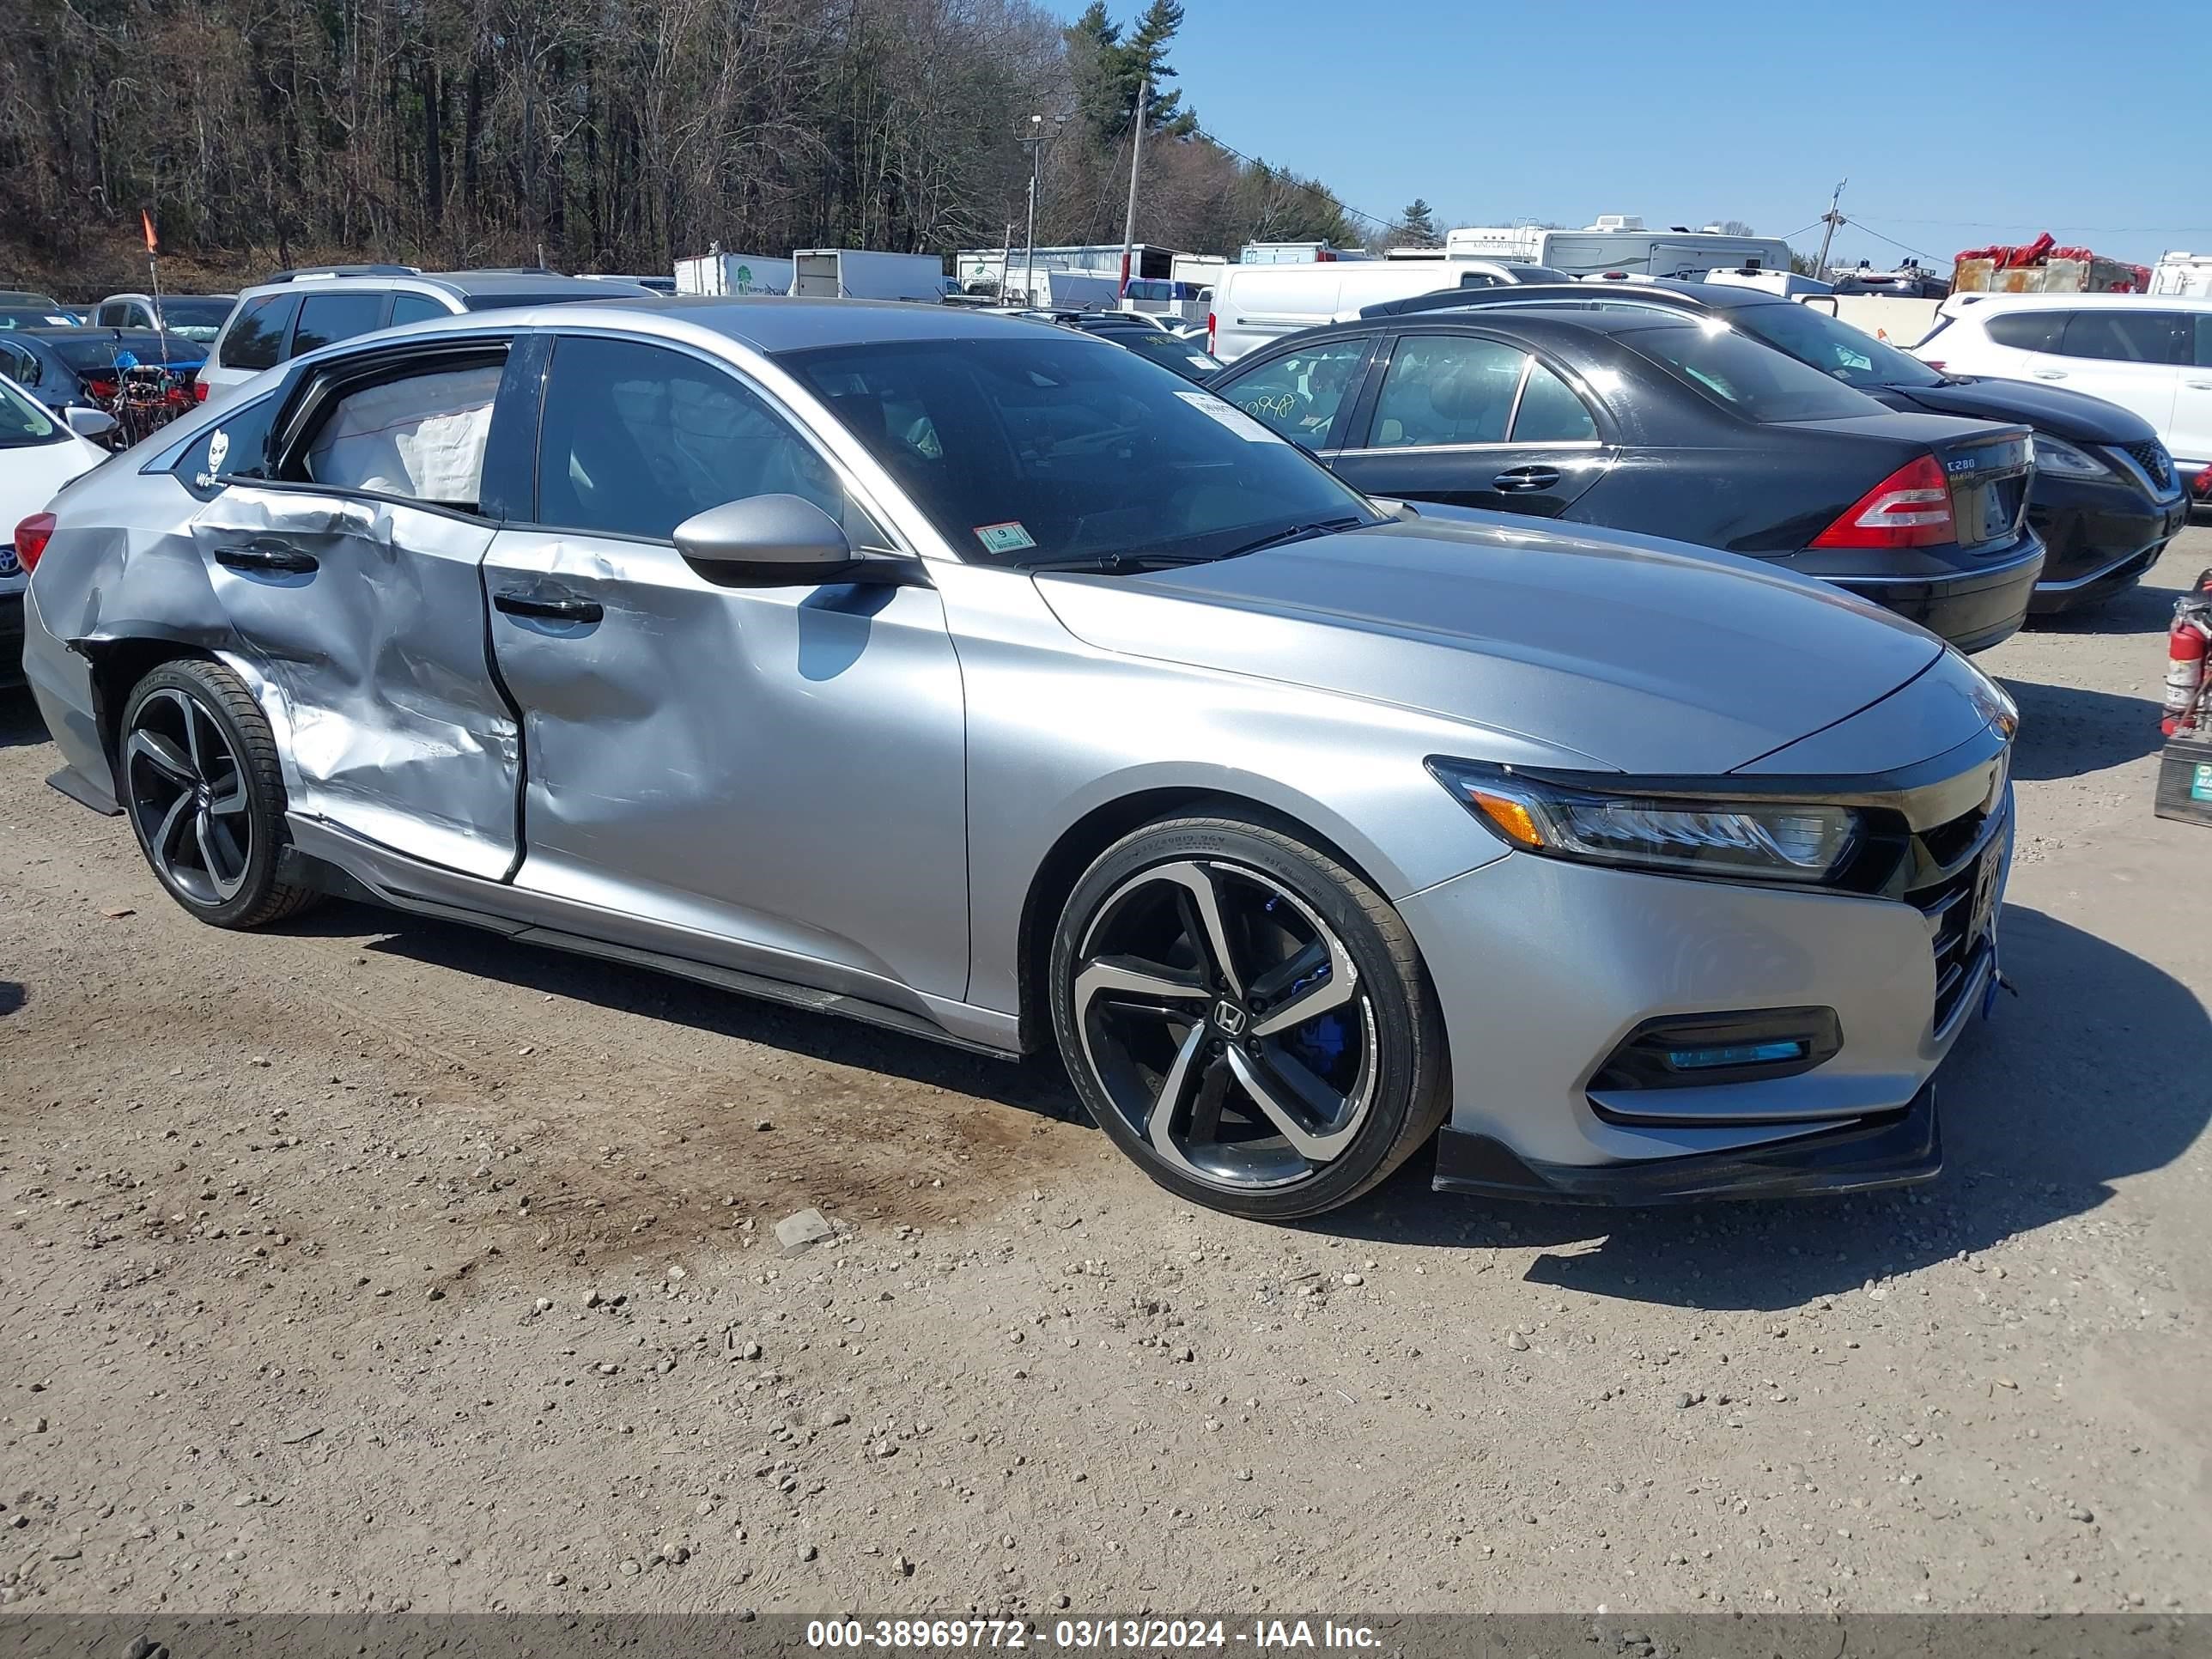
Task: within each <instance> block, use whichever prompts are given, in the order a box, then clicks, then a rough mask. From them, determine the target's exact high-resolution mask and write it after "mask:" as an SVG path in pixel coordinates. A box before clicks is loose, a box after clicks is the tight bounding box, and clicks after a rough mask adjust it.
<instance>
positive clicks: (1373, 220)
mask: <svg viewBox="0 0 2212 1659" xmlns="http://www.w3.org/2000/svg"><path fill="white" fill-rule="evenodd" d="M1191 131H1193V132H1194V133H1196V134H1197V135H1198V136H1199V137H1201V138H1203V139H1205V140H1206V143H1209V144H1212V146H1213V147H1214V148H1215V149H1222V150H1226V151H1228V152H1229V154H1231V155H1233V156H1235V157H1236V158H1237V160H1238V161H1243V162H1247V163H1249V165H1251V166H1253V167H1268V168H1269V169H1270V170H1273V171H1286V170H1287V169H1277V168H1274V167H1273V163H1272V162H1267V161H1261V159H1260V158H1259V157H1258V156H1256V155H1246V154H1245V153H1244V152H1243V150H1241V149H1237V146H1236V145H1234V144H1231V143H1224V142H1223V141H1222V140H1220V139H1219V138H1217V137H1214V135H1213V134H1212V133H1210V132H1208V131H1206V129H1205V128H1204V127H1195V126H1194V127H1193V128H1192V129H1191ZM1307 182H1309V183H1310V184H1311V185H1313V187H1314V188H1315V189H1316V190H1318V191H1322V193H1323V194H1324V195H1326V196H1328V197H1329V198H1330V199H1331V200H1333V201H1334V202H1335V204H1337V206H1338V207H1339V208H1340V209H1342V210H1344V211H1345V212H1346V213H1348V214H1350V215H1351V216H1352V217H1353V218H1355V219H1364V220H1365V221H1366V222H1368V223H1369V224H1370V225H1380V226H1382V227H1383V229H1384V230H1386V231H1389V230H1402V229H1403V228H1405V224H1406V222H1405V221H1404V220H1403V219H1398V218H1389V219H1386V218H1384V217H1383V216H1382V215H1381V214H1379V213H1364V212H1362V211H1361V210H1359V209H1358V208H1356V207H1354V206H1352V204H1351V203H1349V202H1347V201H1346V200H1345V199H1344V197H1341V196H1339V195H1338V194H1337V193H1336V192H1335V191H1333V190H1331V189H1329V187H1328V185H1324V184H1322V182H1321V181H1320V180H1319V179H1310V180H1308V181H1307Z"/></svg>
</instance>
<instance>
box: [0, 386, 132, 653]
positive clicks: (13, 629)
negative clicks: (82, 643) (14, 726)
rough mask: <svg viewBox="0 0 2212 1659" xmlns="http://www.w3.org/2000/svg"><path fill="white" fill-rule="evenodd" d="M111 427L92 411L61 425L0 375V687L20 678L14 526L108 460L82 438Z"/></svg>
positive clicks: (24, 582) (73, 413)
mask: <svg viewBox="0 0 2212 1659" xmlns="http://www.w3.org/2000/svg"><path fill="white" fill-rule="evenodd" d="M79 428H82V431H80V430H79ZM114 428H115V422H114V419H113V417H112V416H107V415H105V414H102V413H101V412H100V410H96V409H74V410H70V413H69V416H68V417H67V419H66V420H64V417H63V416H59V415H57V414H56V413H54V411H53V410H50V409H48V408H47V407H46V405H45V404H42V403H40V402H39V400H38V399H37V398H33V397H32V396H31V394H30V393H28V392H25V391H24V390H23V389H22V387H21V386H17V385H16V384H15V382H14V381H13V380H9V378H8V377H7V376H6V375H4V374H0V685H15V684H18V683H19V682H20V681H21V679H22V678H23V590H24V588H25V587H27V586H28V585H29V582H30V578H29V577H28V576H27V575H26V574H24V571H23V562H22V561H21V559H19V558H17V557H16V556H15V526H16V525H17V523H18V522H20V521H21V520H24V519H27V518H28V517H30V516H31V514H33V513H36V512H38V511H39V510H40V508H41V507H45V506H46V503H47V502H48V501H51V500H52V499H53V495H54V492H55V491H56V490H58V489H60V488H61V487H62V486H63V485H64V484H65V483H68V482H69V481H70V479H72V478H74V477H78V476H80V475H81V474H83V473H86V472H89V471H92V469H93V468H94V467H95V466H98V465H100V463H101V462H102V461H104V460H106V459H107V452H106V450H104V449H102V448H101V447H100V446H99V445H98V444H96V443H94V442H93V441H92V438H91V437H88V436H86V435H85V434H86V433H89V434H92V435H94V436H97V435H100V434H101V433H103V432H112V431H113V430H114Z"/></svg>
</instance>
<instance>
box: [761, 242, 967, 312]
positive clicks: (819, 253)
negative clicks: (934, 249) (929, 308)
mask: <svg viewBox="0 0 2212 1659" xmlns="http://www.w3.org/2000/svg"><path fill="white" fill-rule="evenodd" d="M791 264H792V276H791V292H792V293H793V295H797V296H799V298H801V299H819V300H942V299H943V298H944V297H945V261H944V260H942V259H940V258H938V257H937V255H935V254H934V253H872V252H867V251H866V250H865V249H860V248H849V247H804V248H800V249H799V250H798V251H797V252H794V253H793V255H792V256H791Z"/></svg>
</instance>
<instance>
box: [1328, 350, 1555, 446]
mask: <svg viewBox="0 0 2212 1659" xmlns="http://www.w3.org/2000/svg"><path fill="white" fill-rule="evenodd" d="M1527 367H1528V353H1526V352H1525V351H1520V350H1516V349H1515V348H1513V347H1512V346H1510V345H1505V344H1503V343H1500V342H1498V341H1496V340H1477V339H1469V338H1465V337H1460V338H1455V337H1451V336H1449V335H1420V334H1413V335H1408V336H1407V337H1406V338H1404V339H1402V340H1401V341H1399V342H1398V349H1396V350H1395V351H1394V352H1392V353H1391V354H1390V368H1389V372H1388V373H1387V374H1384V375H1383V390H1382V392H1380V393H1379V394H1377V396H1376V399H1375V434H1374V436H1373V437H1371V438H1370V439H1369V440H1368V441H1369V443H1370V444H1371V445H1372V446H1373V447H1376V448H1377V449H1407V448H1419V447H1426V446H1431V445H1440V444H1502V443H1504V441H1505V435H1506V430H1507V428H1508V427H1509V426H1510V423H1511V422H1512V419H1513V399H1514V397H1515V396H1516V394H1517V393H1518V392H1520V390H1521V375H1522V370H1523V369H1525V368H1527ZM1564 389H1565V388H1562V390H1564Z"/></svg>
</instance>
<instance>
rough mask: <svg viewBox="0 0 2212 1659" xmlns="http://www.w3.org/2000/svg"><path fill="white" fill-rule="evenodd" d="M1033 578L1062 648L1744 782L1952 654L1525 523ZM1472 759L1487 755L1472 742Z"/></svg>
mask: <svg viewBox="0 0 2212 1659" xmlns="http://www.w3.org/2000/svg"><path fill="white" fill-rule="evenodd" d="M1036 583H1037V586H1038V589H1039V591H1040V592H1042V594H1043V596H1044V599H1045V602H1046V603H1047V604H1048V605H1050V606H1051V607H1052V609H1053V611H1054V614H1055V615H1056V616H1057V617H1059V618H1060V622H1061V623H1062V624H1063V625H1064V626H1065V627H1066V629H1068V631H1069V632H1071V633H1073V635H1076V636H1077V637H1078V638H1079V639H1081V640H1083V641H1086V642H1087V643H1089V644H1091V645H1093V646H1097V647H1100V648H1102V649H1104V650H1109V651H1115V652H1120V653H1125V654H1127V655H1129V656H1133V657H1148V658H1152V659H1158V660H1162V661H1168V662H1176V663H1184V664H1188V665H1193V666H1198V667H1204V668H1212V669H1218V670H1221V671H1227V672H1231V673H1237V674H1245V675H1250V676H1252V677H1254V678H1261V679H1273V680H1281V681H1285V682H1288V683H1291V684H1299V685H1306V686H1312V687H1316V688H1318V689H1321V690H1328V691H1334V692H1338V693H1340V694H1342V695H1345V696H1354V697H1364V698H1368V699H1370V700H1372V701H1374V702H1383V703H1391V704H1395V705H1397V706H1399V707H1401V708H1413V709H1419V710H1421V711H1424V712H1425V713H1428V714H1433V715H1437V716H1439V717H1441V718H1443V719H1446V720H1457V721H1461V722H1463V723H1465V724H1466V725H1468V726H1472V727H1477V728H1483V729H1487V730H1490V731H1494V732H1503V733H1510V734H1513V735H1514V736H1516V737H1518V738H1525V739H1527V740H1528V741H1529V742H1532V743H1535V744H1542V745H1547V746H1549V747H1552V748H1554V749H1558V750H1564V751H1570V752H1571V754H1573V755H1578V756H1581V757H1588V758H1589V759H1591V760H1595V761H1597V762H1598V763H1601V764H1602V765H1604V766H1608V767H1612V768H1613V769H1617V770H1620V771H1633V772H1642V773H1682V774H1713V773H1721V772H1728V771H1733V770H1735V769H1736V768H1738V767H1741V766H1744V765H1747V764H1748V763H1751V762H1753V761H1755V760H1757V759H1759V757H1762V756H1764V755H1766V754H1768V753H1770V752H1771V751H1772V750H1776V749H1779V748H1781V747H1782V746H1784V744H1790V743H1794V742H1796V740H1798V739H1799V738H1804V737H1806V736H1808V734H1810V733H1812V732H1817V731H1820V730H1821V729H1822V728H1824V727H1826V726H1830V725H1832V724H1834V723H1835V722H1836V721H1838V720H1844V719H1846V718H1848V717H1849V716H1850V715H1851V714H1856V713H1857V711H1859V710H1860V709H1863V708H1867V707H1868V706H1869V705H1870V704H1872V703H1875V702H1878V701H1880V700H1881V698H1883V697H1885V696H1887V695H1888V694H1889V693H1890V692H1892V691H1894V690H1897V688H1898V687H1899V686H1901V685H1903V684H1905V682H1907V681H1908V680H1911V678H1914V677H1915V676H1916V675H1917V674H1919V673H1920V672H1921V671H1923V670H1924V669H1926V668H1927V666H1928V665H1929V663H1931V662H1933V661H1934V660H1935V659H1936V658H1937V657H1938V656H1939V655H1940V654H1941V653H1942V650H1943V646H1942V641H1939V640H1937V639H1936V638H1935V637H1934V636H1933V635H1929V634H1926V633H1923V631H1921V630H1920V629H1917V628H1915V627H1913V626H1911V624H1910V623H1902V622H1899V621H1898V620H1897V619H1896V618H1894V617H1891V616H1890V615H1889V614H1888V613H1887V612H1886V611H1881V610H1879V609H1877V608H1876V607H1875V606H1874V605H1869V604H1867V603H1866V602H1865V601H1863V600H1861V599H1855V598H1852V597H1851V596H1850V595H1849V594H1846V593H1844V592H1841V591H1840V590H1838V589H1836V588H1832V587H1828V586H1825V585H1824V584H1821V583H1818V582H1814V581H1810V580H1806V579H1803V578H1802V577H1797V576H1794V575H1790V574H1786V573H1783V572H1779V571H1776V570H1772V569H1771V568H1767V567H1765V566H1763V565H1760V564H1759V563H1757V562H1754V561H1753V560H1749V559H1740V558H1735V557H1732V556H1729V555H1727V554H1723V553H1712V552H1708V551H1706V550H1703V549H1698V548H1691V547H1687V546H1685V545H1682V544H1679V543H1674V542H1663V541H1658V540H1655V539H1652V538H1644V537H1637V536H1630V535H1626V534H1619V533H1615V532H1602V533H1601V534H1578V533H1573V532H1563V531H1559V530H1555V529H1551V528H1547V527H1539V526H1531V525H1530V524H1529V523H1528V521H1527V520H1507V519H1488V518H1480V519H1478V518H1474V517H1473V516H1470V517H1469V518H1468V520H1462V521H1443V520H1435V519H1431V518H1426V517H1424V518H1422V519H1419V520H1409V521H1404V522H1400V523H1396V524H1391V525H1385V526H1380V527H1378V528H1376V529H1372V530H1360V531H1350V532H1344V533H1342V534H1339V535H1334V536H1328V537H1323V538H1316V539H1315V540H1312V541H1307V542H1297V543H1293V544H1291V545H1289V546H1286V547H1281V548H1275V549H1271V550H1267V551H1265V552H1261V553H1255V554H1251V555H1249V556H1245V557H1243V558H1236V559H1224V560H1220V561H1218V562H1215V563H1212V564H1205V565H1194V566H1192V567H1190V568H1187V569H1182V570H1167V571H1161V572H1158V573H1154V574H1146V575H1138V576H1090V575H1068V574H1058V575H1043V576H1039V577H1038V578H1036ZM1469 756H1470V758H1474V759H1478V760H1480V759H1486V758H1490V757H1486V756H1485V755H1483V754H1482V753H1481V752H1480V743H1479V740H1475V739H1471V740H1470V744H1469ZM1566 763H1568V764H1572V763H1573V762H1572V761H1568V762H1566Z"/></svg>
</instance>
